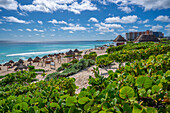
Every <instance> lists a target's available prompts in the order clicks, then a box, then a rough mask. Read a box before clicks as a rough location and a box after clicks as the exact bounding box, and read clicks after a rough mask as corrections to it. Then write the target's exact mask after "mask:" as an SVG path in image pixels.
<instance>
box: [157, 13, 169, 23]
mask: <svg viewBox="0 0 170 113" xmlns="http://www.w3.org/2000/svg"><path fill="white" fill-rule="evenodd" d="M154 20H155V21H161V22H170V18H169V16H163V15H160V16H158V17H156V18H155V19H154Z"/></svg>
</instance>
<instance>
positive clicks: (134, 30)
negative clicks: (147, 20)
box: [128, 29, 138, 32]
mask: <svg viewBox="0 0 170 113" xmlns="http://www.w3.org/2000/svg"><path fill="white" fill-rule="evenodd" d="M128 31H129V32H137V31H138V30H136V29H128Z"/></svg>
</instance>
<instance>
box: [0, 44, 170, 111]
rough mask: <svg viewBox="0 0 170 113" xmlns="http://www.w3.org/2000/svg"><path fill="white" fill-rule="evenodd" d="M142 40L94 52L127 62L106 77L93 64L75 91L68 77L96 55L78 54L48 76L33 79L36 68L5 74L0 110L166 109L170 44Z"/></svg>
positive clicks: (1, 84) (120, 61)
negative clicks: (80, 56) (84, 83)
mask: <svg viewBox="0 0 170 113" xmlns="http://www.w3.org/2000/svg"><path fill="white" fill-rule="evenodd" d="M143 44H144V45H143V46H142V44H132V45H133V46H132V45H131V44H128V45H124V46H123V47H122V45H121V46H120V47H119V46H118V47H117V48H116V49H114V51H113V52H110V53H109V54H107V55H102V56H98V57H97V58H96V63H98V64H102V63H103V62H99V61H101V60H100V59H103V61H108V62H113V61H117V62H119V63H122V62H126V63H125V66H120V68H119V69H117V70H116V71H115V72H113V71H112V70H109V71H108V74H109V77H107V78H105V77H104V76H102V75H100V72H99V69H98V67H97V68H94V69H93V73H94V76H95V77H92V76H89V82H88V83H89V86H88V87H87V88H83V89H82V90H81V91H80V93H79V94H75V90H76V88H77V87H76V85H75V83H74V82H75V79H74V78H66V77H67V76H69V75H71V74H74V73H77V72H79V71H81V70H82V69H85V68H87V67H88V66H90V65H93V64H94V63H95V62H94V60H91V59H81V60H80V61H79V62H77V63H75V64H72V65H71V66H69V67H67V68H65V70H64V71H63V72H62V73H59V72H56V73H52V74H50V75H48V76H47V77H46V80H47V81H39V82H37V83H32V84H30V83H31V81H32V80H33V79H34V78H35V76H36V75H37V74H36V73H35V72H34V71H31V72H28V71H22V72H17V73H14V74H10V75H8V76H5V78H4V79H2V80H1V81H0V86H1V87H0V112H14V113H18V112H24V113H27V112H29V113H35V112H37V113H48V112H51V113H52V112H55V113H157V112H158V113H168V112H169V103H170V99H169V97H170V96H169V95H170V88H169V82H170V52H169V50H170V49H169V47H170V46H169V45H165V44H154V43H143ZM130 45H131V46H130ZM120 48H122V49H120ZM125 48H126V49H125ZM132 48H133V49H132ZM112 50H113V49H112ZM115 50H117V51H115ZM104 59H105V60H104ZM106 59H107V60H106ZM102 65H107V64H105V63H103V64H102ZM101 67H102V66H101Z"/></svg>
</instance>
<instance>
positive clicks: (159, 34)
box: [126, 30, 164, 41]
mask: <svg viewBox="0 0 170 113" xmlns="http://www.w3.org/2000/svg"><path fill="white" fill-rule="evenodd" d="M141 34H147V35H155V37H157V38H162V37H164V34H163V33H162V32H153V31H149V30H147V31H144V32H129V33H126V39H127V40H129V41H133V40H135V39H136V38H137V37H138V36H140V35H141Z"/></svg>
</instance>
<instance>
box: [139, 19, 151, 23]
mask: <svg viewBox="0 0 170 113" xmlns="http://www.w3.org/2000/svg"><path fill="white" fill-rule="evenodd" d="M148 22H149V19H146V20H144V21H142V20H140V21H138V23H139V24H146V23H148Z"/></svg>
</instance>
